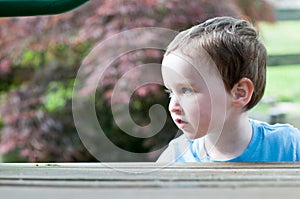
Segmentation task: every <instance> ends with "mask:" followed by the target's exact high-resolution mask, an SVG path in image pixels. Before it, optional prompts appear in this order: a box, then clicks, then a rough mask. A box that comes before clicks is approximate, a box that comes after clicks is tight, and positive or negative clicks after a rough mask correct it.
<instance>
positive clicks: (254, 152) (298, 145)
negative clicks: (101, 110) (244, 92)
mask: <svg viewBox="0 0 300 199" xmlns="http://www.w3.org/2000/svg"><path fill="white" fill-rule="evenodd" d="M249 121H250V122H251V125H252V138H251V141H250V143H249V145H248V146H247V148H246V149H245V150H244V152H243V153H242V154H241V155H239V156H238V157H236V158H233V159H231V160H227V161H225V162H295V161H300V131H299V130H298V129H296V128H294V127H293V126H291V125H289V124H275V125H270V124H268V123H265V122H260V121H256V120H249ZM203 140H204V139H203V138H199V139H195V140H188V139H187V138H186V137H185V136H184V135H181V136H180V137H178V138H176V139H174V140H172V141H171V142H170V143H169V146H168V148H167V149H166V150H165V151H164V152H163V153H162V155H161V156H160V157H159V159H158V161H157V162H216V161H215V160H213V159H212V158H210V157H209V156H203V155H202V156H201V155H200V154H203V153H201V150H202V146H203Z"/></svg>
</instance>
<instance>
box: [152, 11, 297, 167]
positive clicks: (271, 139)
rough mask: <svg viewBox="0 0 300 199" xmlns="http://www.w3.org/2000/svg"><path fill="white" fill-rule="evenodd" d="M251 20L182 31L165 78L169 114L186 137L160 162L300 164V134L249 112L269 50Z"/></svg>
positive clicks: (256, 99)
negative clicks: (248, 113) (255, 118)
mask: <svg viewBox="0 0 300 199" xmlns="http://www.w3.org/2000/svg"><path fill="white" fill-rule="evenodd" d="M257 37H258V33H257V30H256V29H255V28H254V27H253V26H252V25H251V24H250V23H249V22H247V21H245V20H239V19H234V18H231V17H217V18H213V19H210V20H207V21H205V22H204V23H201V24H199V25H196V26H194V27H192V28H190V29H188V30H186V31H183V32H181V33H179V34H178V35H177V36H176V38H175V39H174V40H173V41H172V42H171V43H170V45H169V46H168V49H167V52H166V54H165V56H164V59H163V62H162V77H163V81H164V84H165V86H166V88H167V92H169V94H170V104H169V111H170V113H171V117H172V119H173V121H174V122H175V124H176V125H177V126H178V128H179V129H180V130H181V131H182V132H183V135H182V136H180V137H178V138H176V139H174V140H172V141H171V142H170V143H169V146H168V148H167V149H166V150H165V151H164V152H163V154H162V155H161V156H160V157H159V159H158V162H213V161H230V162H282V161H299V160H300V132H299V131H298V130H297V129H296V128H294V127H292V126H291V125H288V124H276V125H269V124H267V123H264V122H260V121H256V120H252V119H249V117H248V115H247V112H248V110H250V109H251V108H252V107H254V106H255V105H256V104H257V103H258V102H259V100H260V99H261V98H262V96H263V93H264V89H265V83H266V58H267V53H266V49H265V47H264V45H263V44H262V43H261V42H260V41H259V40H258V38H257Z"/></svg>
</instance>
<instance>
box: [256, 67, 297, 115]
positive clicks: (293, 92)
mask: <svg viewBox="0 0 300 199" xmlns="http://www.w3.org/2000/svg"><path fill="white" fill-rule="evenodd" d="M299 84H300V64H299V65H287V66H273V67H270V66H269V67H267V82H266V90H265V94H264V97H263V99H262V100H261V102H260V103H259V104H258V105H257V106H256V107H255V108H254V109H253V110H252V112H254V113H261V114H262V113H264V114H265V113H268V111H269V109H270V108H271V107H272V106H271V104H268V103H266V101H267V100H268V99H275V100H276V102H291V103H295V104H299V105H300V86H299ZM299 112H300V110H299Z"/></svg>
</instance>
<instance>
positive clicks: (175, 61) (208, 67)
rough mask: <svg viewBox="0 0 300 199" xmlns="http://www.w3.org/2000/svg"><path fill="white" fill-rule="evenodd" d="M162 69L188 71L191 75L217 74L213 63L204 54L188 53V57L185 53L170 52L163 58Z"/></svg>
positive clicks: (206, 54)
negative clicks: (178, 68)
mask: <svg viewBox="0 0 300 199" xmlns="http://www.w3.org/2000/svg"><path fill="white" fill-rule="evenodd" d="M180 66H182V67H180ZM162 67H167V68H170V69H173V70H176V68H177V67H180V68H182V69H184V70H189V71H191V72H192V73H199V74H200V73H205V74H209V75H212V74H213V73H215V72H217V73H218V70H217V67H216V65H215V63H214V62H213V61H212V59H211V58H210V56H209V55H208V53H206V52H204V53H203V52H197V53H195V52H189V55H187V53H182V52H181V51H179V50H177V51H174V52H170V53H168V54H167V55H166V56H165V57H164V59H163V61H162Z"/></svg>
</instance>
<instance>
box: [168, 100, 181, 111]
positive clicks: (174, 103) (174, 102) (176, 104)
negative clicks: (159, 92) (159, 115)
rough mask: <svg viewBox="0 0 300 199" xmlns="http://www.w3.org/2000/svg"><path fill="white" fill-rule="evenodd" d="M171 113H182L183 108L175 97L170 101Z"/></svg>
mask: <svg viewBox="0 0 300 199" xmlns="http://www.w3.org/2000/svg"><path fill="white" fill-rule="evenodd" d="M169 111H170V113H175V114H181V113H182V108H181V106H180V104H179V101H178V100H177V99H176V98H175V97H174V98H172V99H171V100H170V104H169Z"/></svg>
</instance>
